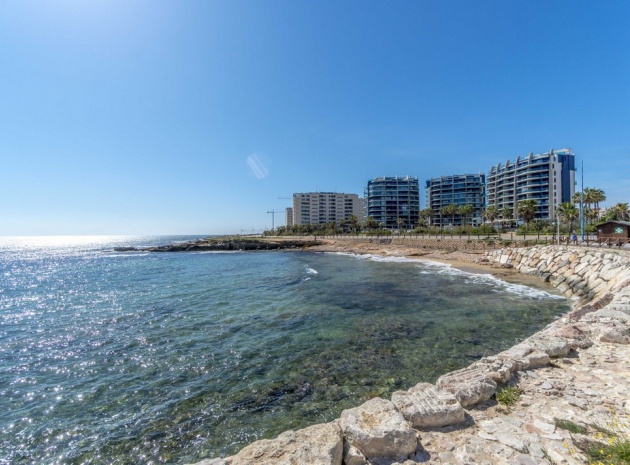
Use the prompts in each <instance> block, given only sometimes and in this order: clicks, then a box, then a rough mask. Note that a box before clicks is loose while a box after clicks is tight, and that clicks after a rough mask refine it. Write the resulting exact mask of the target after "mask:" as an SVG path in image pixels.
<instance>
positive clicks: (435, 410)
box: [392, 383, 465, 428]
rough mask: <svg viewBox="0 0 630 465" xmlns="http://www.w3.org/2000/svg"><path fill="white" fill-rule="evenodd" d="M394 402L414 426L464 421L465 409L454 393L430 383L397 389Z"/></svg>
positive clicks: (441, 424) (431, 425)
mask: <svg viewBox="0 0 630 465" xmlns="http://www.w3.org/2000/svg"><path fill="white" fill-rule="evenodd" d="M392 402H393V403H394V405H395V406H396V408H398V410H399V411H400V412H401V413H402V414H403V416H404V417H405V419H407V421H409V422H410V423H411V425H412V426H413V427H414V428H431V427H437V426H447V425H454V424H457V423H461V422H462V421H464V415H465V412H464V409H463V408H462V406H461V405H460V404H459V402H457V399H456V398H455V396H454V395H453V394H451V393H450V392H447V391H441V390H439V389H437V388H436V387H435V386H433V385H432V384H430V383H419V384H417V385H415V386H414V387H412V388H411V389H409V390H408V391H397V392H394V394H393V395H392Z"/></svg>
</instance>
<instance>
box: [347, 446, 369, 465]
mask: <svg viewBox="0 0 630 465" xmlns="http://www.w3.org/2000/svg"><path fill="white" fill-rule="evenodd" d="M367 463H368V461H367V459H366V458H365V455H363V454H362V453H361V451H360V450H359V449H357V448H356V447H354V446H352V445H350V443H349V442H348V441H344V442H343V464H344V465H367Z"/></svg>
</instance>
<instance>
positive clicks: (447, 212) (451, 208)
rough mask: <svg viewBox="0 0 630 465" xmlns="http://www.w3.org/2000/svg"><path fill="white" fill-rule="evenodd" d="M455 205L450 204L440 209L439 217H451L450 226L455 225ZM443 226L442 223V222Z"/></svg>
mask: <svg viewBox="0 0 630 465" xmlns="http://www.w3.org/2000/svg"><path fill="white" fill-rule="evenodd" d="M457 210H458V208H457V205H455V204H454V203H451V204H449V205H447V206H445V207H442V209H441V210H440V215H442V216H450V217H451V226H454V225H455V215H456V214H457ZM442 224H444V222H442Z"/></svg>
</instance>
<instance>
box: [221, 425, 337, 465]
mask: <svg viewBox="0 0 630 465" xmlns="http://www.w3.org/2000/svg"><path fill="white" fill-rule="evenodd" d="M342 454H343V437H342V435H341V428H340V427H339V425H338V424H337V423H336V422H332V423H325V424H320V425H314V426H309V427H308V428H304V429H301V430H298V431H286V432H284V433H282V434H281V435H280V436H278V437H277V438H276V439H263V440H261V441H256V442H254V443H253V444H250V445H249V446H247V447H245V448H244V449H242V450H241V451H240V452H239V453H238V454H236V455H235V456H233V457H232V460H231V462H230V463H229V465H251V464H254V463H255V464H256V465H294V464H298V463H299V464H300V465H307V464H308V465H328V464H330V465H341V460H342Z"/></svg>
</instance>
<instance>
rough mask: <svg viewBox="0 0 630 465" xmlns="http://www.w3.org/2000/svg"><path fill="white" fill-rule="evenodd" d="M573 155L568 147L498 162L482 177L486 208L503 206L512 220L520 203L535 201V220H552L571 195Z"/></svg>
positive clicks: (573, 177)
mask: <svg viewBox="0 0 630 465" xmlns="http://www.w3.org/2000/svg"><path fill="white" fill-rule="evenodd" d="M575 172H576V170H575V156H574V154H573V151H572V150H571V149H570V148H566V149H560V150H554V149H551V150H550V151H549V152H547V153H541V154H538V155H534V153H533V152H532V153H530V154H529V155H528V156H524V157H517V158H516V160H515V161H510V160H508V161H506V162H505V163H499V164H498V165H496V166H493V167H492V168H491V169H490V172H489V173H488V175H487V177H486V207H489V206H492V205H494V206H496V207H497V208H498V209H499V210H501V209H503V208H505V207H507V208H509V209H510V210H511V211H512V212H513V217H515V212H516V206H517V205H518V203H519V202H521V201H523V200H535V201H536V203H537V205H538V211H537V212H536V216H535V218H536V219H542V220H549V219H554V218H555V215H556V211H557V209H558V207H559V206H560V204H561V203H563V202H570V201H571V197H572V196H573V194H574V193H575Z"/></svg>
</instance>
